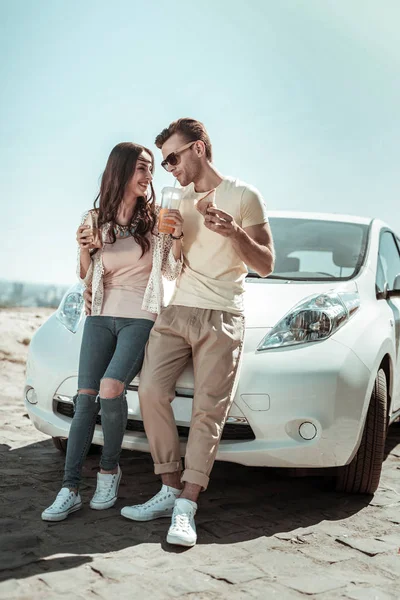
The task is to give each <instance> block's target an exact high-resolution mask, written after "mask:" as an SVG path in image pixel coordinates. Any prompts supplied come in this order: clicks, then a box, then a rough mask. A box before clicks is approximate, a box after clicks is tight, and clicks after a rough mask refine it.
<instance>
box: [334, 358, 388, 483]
mask: <svg viewBox="0 0 400 600" xmlns="http://www.w3.org/2000/svg"><path fill="white" fill-rule="evenodd" d="M386 431H387V383H386V375H385V372H384V371H383V370H382V369H380V370H379V371H378V374H377V376H376V379H375V384H374V389H373V391H372V395H371V400H370V403H369V408H368V413H367V418H366V420H365V425H364V431H363V435H362V439H361V444H360V447H359V448H358V450H357V454H356V455H355V456H354V458H353V460H352V461H351V463H349V464H348V465H346V466H344V467H340V470H339V475H338V476H337V479H336V489H337V491H341V492H348V493H351V494H373V493H374V492H375V491H376V490H377V488H378V485H379V479H380V476H381V471H382V463H383V457H384V451H385V440H386Z"/></svg>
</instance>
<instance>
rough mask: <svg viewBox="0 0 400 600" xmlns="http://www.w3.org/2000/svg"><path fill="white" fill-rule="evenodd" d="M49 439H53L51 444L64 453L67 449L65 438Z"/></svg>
mask: <svg viewBox="0 0 400 600" xmlns="http://www.w3.org/2000/svg"><path fill="white" fill-rule="evenodd" d="M51 439H52V440H53V444H54V446H55V447H56V448H57V450H59V451H60V452H62V453H63V454H65V453H66V451H67V442H68V440H67V438H62V437H53V438H51Z"/></svg>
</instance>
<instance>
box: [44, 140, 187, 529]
mask: <svg viewBox="0 0 400 600" xmlns="http://www.w3.org/2000/svg"><path fill="white" fill-rule="evenodd" d="M153 169H154V157H153V154H152V152H151V151H150V150H148V149H147V148H144V147H143V146H139V145H137V144H133V143H130V142H124V143H121V144H118V145H117V146H115V148H114V149H113V150H112V152H111V154H110V156H109V159H108V162H107V165H106V168H105V171H104V173H103V177H102V180H101V186H100V192H99V195H98V196H97V198H96V200H95V203H94V206H95V209H94V210H91V211H89V212H88V213H86V214H85V215H84V218H83V220H82V224H81V226H80V227H79V228H78V231H77V241H78V245H79V250H78V276H79V278H80V279H81V281H82V282H83V284H84V285H85V286H86V287H88V286H89V287H91V289H92V307H91V315H90V316H88V317H87V318H86V321H85V326H84V331H83V338H82V345H81V352H80V359H79V374H78V392H77V395H76V396H75V397H74V404H75V414H74V418H73V420H72V423H71V429H70V434H69V438H68V446H67V456H66V461H65V470H64V480H63V484H62V488H61V490H60V492H59V493H58V495H57V498H56V500H55V501H54V502H53V504H52V505H51V506H49V507H48V508H46V510H44V511H43V513H42V519H43V520H45V521H62V520H63V519H66V518H67V517H68V515H69V514H70V513H71V512H74V511H76V510H79V509H80V508H81V507H82V501H81V498H80V495H79V491H78V490H79V483H80V480H81V470H82V465H83V462H84V460H85V457H86V455H87V452H88V449H89V447H90V444H91V442H92V439H93V433H94V428H95V423H96V417H97V415H98V413H99V410H100V409H101V422H102V428H103V434H104V446H103V450H102V456H101V461H100V472H99V473H98V474H97V487H96V491H95V494H94V496H93V498H92V500H91V501H90V506H91V508H93V509H96V510H103V509H106V508H110V507H111V506H113V505H114V504H115V502H116V500H117V494H118V486H119V483H120V481H121V469H120V467H119V464H118V460H119V456H120V453H121V445H122V439H123V436H124V432H125V428H126V423H127V415H128V407H127V401H126V386H127V385H128V384H129V383H130V382H131V381H132V379H133V378H134V377H135V376H136V375H137V374H138V372H139V371H140V368H141V366H142V362H143V357H144V349H145V346H146V343H147V340H148V337H149V334H150V330H151V328H152V326H153V323H154V320H155V318H156V315H157V313H159V312H160V310H161V308H162V301H163V286H162V275H164V276H165V277H166V278H167V279H171V280H172V279H175V278H176V277H177V276H178V274H179V272H180V269H181V260H180V242H174V241H173V239H172V238H173V237H177V238H179V237H180V236H181V233H182V218H181V216H180V214H179V212H178V211H171V213H169V214H168V215H166V216H167V217H168V220H169V222H170V223H173V225H174V232H173V233H172V234H171V235H162V234H158V235H157V230H156V220H157V215H158V212H159V209H157V208H156V207H155V203H154V200H155V196H154V189H153V185H152V178H153ZM98 200H99V201H100V203H99V208H98V209H97V208H96V203H97V201H98Z"/></svg>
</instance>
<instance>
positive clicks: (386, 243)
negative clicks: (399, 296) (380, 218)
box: [376, 231, 400, 292]
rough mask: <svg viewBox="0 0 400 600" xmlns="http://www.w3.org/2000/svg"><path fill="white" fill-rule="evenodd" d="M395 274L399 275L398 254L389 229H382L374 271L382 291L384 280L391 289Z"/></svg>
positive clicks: (399, 262) (399, 257) (399, 258)
mask: <svg viewBox="0 0 400 600" xmlns="http://www.w3.org/2000/svg"><path fill="white" fill-rule="evenodd" d="M397 275H400V254H399V249H398V246H397V244H396V241H395V238H394V236H393V234H392V233H391V232H390V231H384V232H383V233H382V235H381V238H380V242H379V256H378V267H377V273H376V285H377V288H378V289H379V291H381V292H383V287H384V285H385V282H387V284H388V286H389V290H391V289H393V283H394V280H395V278H396V276H397Z"/></svg>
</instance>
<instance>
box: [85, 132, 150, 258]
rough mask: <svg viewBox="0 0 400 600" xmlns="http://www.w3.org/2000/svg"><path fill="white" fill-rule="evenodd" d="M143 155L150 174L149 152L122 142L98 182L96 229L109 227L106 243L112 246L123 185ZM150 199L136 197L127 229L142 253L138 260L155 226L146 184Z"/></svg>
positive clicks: (115, 149) (95, 205)
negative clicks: (147, 159) (147, 156)
mask: <svg viewBox="0 0 400 600" xmlns="http://www.w3.org/2000/svg"><path fill="white" fill-rule="evenodd" d="M143 152H147V153H148V154H149V155H150V156H151V160H152V163H153V164H152V172H153V169H154V156H153V153H152V152H151V150H149V149H148V148H145V147H144V146H139V145H138V144H133V143H132V142H122V143H121V144H117V145H116V146H115V147H114V148H113V149H112V150H111V154H110V156H109V157H108V161H107V164H106V168H105V170H104V173H103V175H102V178H101V184H100V192H99V193H98V195H97V197H96V199H95V201H94V208H95V209H97V202H98V201H99V208H98V226H99V228H100V227H101V226H102V225H105V224H106V223H109V224H110V230H109V243H111V244H114V242H115V240H116V236H115V231H114V227H115V225H116V218H117V214H118V209H119V205H120V204H121V201H122V199H123V197H124V193H125V188H126V185H127V183H129V181H130V180H131V178H132V175H133V174H134V172H135V168H136V163H137V160H138V158H139V156H140V155H141V154H142V153H143ZM150 188H151V195H150V198H145V197H144V196H140V197H139V198H138V199H137V203H136V207H135V210H134V213H133V215H132V219H131V222H130V223H129V229H130V230H131V228H132V233H131V235H132V236H133V238H134V239H135V241H136V242H137V243H138V244H139V245H140V247H141V249H142V256H143V254H144V253H145V252H147V251H148V250H149V249H150V242H149V240H148V237H147V234H148V232H149V231H151V232H153V228H154V225H155V222H156V213H155V193H154V188H153V184H152V183H150Z"/></svg>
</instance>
